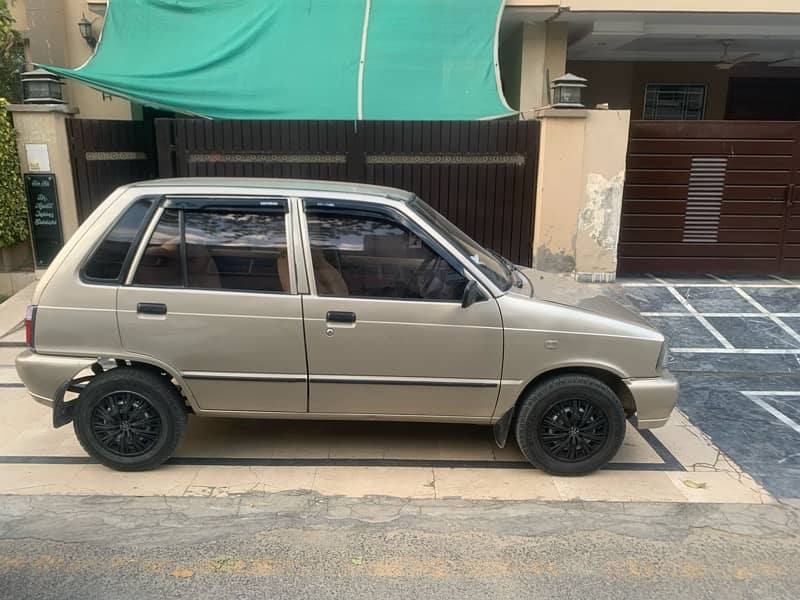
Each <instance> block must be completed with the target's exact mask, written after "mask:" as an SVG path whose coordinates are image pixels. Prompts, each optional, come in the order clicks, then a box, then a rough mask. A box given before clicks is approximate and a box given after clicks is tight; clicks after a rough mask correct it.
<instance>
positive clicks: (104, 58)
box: [39, 0, 513, 120]
mask: <svg viewBox="0 0 800 600" xmlns="http://www.w3.org/2000/svg"><path fill="white" fill-rule="evenodd" d="M502 8H503V0H112V1H111V2H109V6H108V11H107V14H106V20H105V25H104V27H103V33H102V37H101V39H100V42H99V44H98V46H97V49H96V51H95V53H94V55H93V56H92V58H91V59H90V60H89V61H87V62H86V64H84V65H83V66H81V67H78V68H77V69H66V68H62V67H55V66H48V65H39V66H41V67H42V68H44V69H47V70H49V71H52V72H53V73H57V74H59V75H63V76H65V77H70V78H72V79H77V80H78V81H81V82H83V83H85V84H87V85H89V86H92V87H94V88H97V89H99V90H103V91H105V92H107V93H110V94H113V95H117V96H122V97H124V98H128V99H130V100H133V101H136V102H139V103H141V104H144V105H147V106H152V107H156V108H163V109H168V110H174V111H177V112H181V113H187V114H192V115H199V116H204V117H213V118H227V119H403V120H418V119H419V120H434V119H485V118H496V117H502V116H506V115H509V114H512V113H513V111H512V110H511V109H510V108H509V106H508V105H507V104H506V102H505V99H504V98H503V94H502V91H501V89H500V80H499V76H498V67H497V30H498V26H499V19H500V15H501V11H502Z"/></svg>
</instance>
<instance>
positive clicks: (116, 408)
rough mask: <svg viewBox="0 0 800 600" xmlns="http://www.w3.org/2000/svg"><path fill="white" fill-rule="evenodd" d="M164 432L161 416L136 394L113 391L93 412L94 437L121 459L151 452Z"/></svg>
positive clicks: (142, 397) (145, 399)
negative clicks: (121, 457) (162, 430)
mask: <svg viewBox="0 0 800 600" xmlns="http://www.w3.org/2000/svg"><path fill="white" fill-rule="evenodd" d="M161 429H162V424H161V416H160V415H159V414H158V412H157V411H156V410H155V409H154V408H153V405H152V404H150V402H148V401H147V398H145V397H144V396H142V395H141V394H137V393H136V392H128V391H120V392H112V393H111V394H108V395H107V396H105V397H103V398H102V399H101V400H100V402H98V403H97V404H96V405H95V407H94V410H93V411H92V417H91V430H92V434H93V435H94V437H95V438H96V439H97V441H98V442H99V443H100V445H102V446H103V447H104V448H105V449H106V450H108V451H109V452H112V453H114V454H118V455H120V456H131V457H132V456H141V455H142V454H145V453H146V452H148V451H150V450H152V449H153V447H154V446H155V445H156V443H157V442H158V439H159V437H160V436H161Z"/></svg>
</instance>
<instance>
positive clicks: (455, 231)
mask: <svg viewBox="0 0 800 600" xmlns="http://www.w3.org/2000/svg"><path fill="white" fill-rule="evenodd" d="M409 207H411V209H412V210H414V211H415V212H416V213H417V214H418V215H420V216H421V217H423V218H424V219H425V220H426V221H428V222H429V223H430V224H431V225H433V226H434V227H435V228H436V229H438V230H439V231H440V232H441V233H442V234H443V235H444V236H446V237H447V239H448V240H449V241H450V243H451V244H453V245H454V246H455V247H456V248H457V249H458V250H459V252H461V253H462V254H463V255H464V256H465V257H467V258H468V259H469V260H470V261H471V262H472V264H474V265H475V266H476V267H478V268H479V269H480V270H481V272H482V273H483V274H484V275H486V277H488V278H489V279H490V280H491V281H492V283H494V284H495V285H496V286H497V287H499V288H500V289H501V290H503V291H505V290H507V289H509V288H510V287H511V285H512V283H513V277H512V274H511V268H510V262H509V261H506V260H505V259H503V258H501V257H500V256H499V255H498V254H495V253H494V252H492V251H490V250H487V249H486V248H484V247H483V246H481V245H480V244H479V243H478V242H476V241H475V240H473V239H472V238H471V237H469V236H468V235H467V234H466V233H464V232H463V231H461V230H460V229H459V228H458V227H456V226H455V225H453V224H452V223H451V222H450V221H448V220H447V219H446V218H445V217H443V216H442V215H441V214H440V213H439V212H437V211H436V210H435V209H434V208H432V207H431V206H430V205H428V204H426V203H425V202H423V201H422V200H420V199H419V198H414V200H412V201H411V202H410V203H409Z"/></svg>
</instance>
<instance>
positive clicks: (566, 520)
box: [0, 492, 800, 600]
mask: <svg viewBox="0 0 800 600" xmlns="http://www.w3.org/2000/svg"><path fill="white" fill-rule="evenodd" d="M799 516H800V510H798V508H796V507H792V506H790V505H785V504H784V505H771V506H770V505H750V506H743V505H681V504H672V505H666V504H647V505H644V504H639V505H637V504H604V503H564V502H562V503H524V502H466V501H462V500H438V501H432V500H431V501H412V500H401V499H389V498H368V499H362V500H356V499H347V498H330V497H322V496H319V495H316V494H313V493H310V492H307V493H306V492H304V493H294V494H275V495H271V496H265V497H254V496H245V497H239V498H217V499H211V498H183V499H171V498H125V497H116V498H103V497H86V498H84V497H64V496H60V497H59V496H50V497H46V496H38V497H37V496H27V497H26V496H5V497H0V597H1V598H3V599H5V598H8V599H12V598H13V599H15V600H22V599H25V598H36V599H45V598H59V599H69V598H81V599H86V600H89V599H94V598H97V599H103V600H108V599H113V598H136V599H138V600H140V599H143V598H179V597H180V598H183V597H193V598H215V599H218V598H291V599H293V598H347V599H348V600H351V599H354V598H381V599H385V598H410V597H414V598H433V597H436V598H459V600H468V599H471V598H488V597H491V598H519V597H533V598H537V597H542V598H551V597H558V598H580V599H586V598H615V599H620V598H637V599H643V598H692V599H698V598H725V599H726V600H733V599H736V598H758V597H762V598H770V599H779V598H787V599H788V598H792V599H795V598H797V597H798V596H799V595H800V543H798V532H799V531H800V529H798V517H799Z"/></svg>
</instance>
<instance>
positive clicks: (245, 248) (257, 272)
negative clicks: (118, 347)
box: [117, 197, 308, 414]
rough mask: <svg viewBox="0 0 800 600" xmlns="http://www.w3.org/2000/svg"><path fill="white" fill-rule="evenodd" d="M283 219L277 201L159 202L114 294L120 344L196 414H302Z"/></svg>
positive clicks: (297, 325) (300, 355) (301, 366)
mask: <svg viewBox="0 0 800 600" xmlns="http://www.w3.org/2000/svg"><path fill="white" fill-rule="evenodd" d="M289 221H290V214H289V212H288V202H287V200H286V199H281V198H278V199H275V198H243V199H235V198H224V197H220V198H188V197H173V198H166V199H165V200H164V201H163V202H162V205H161V207H160V208H159V209H158V211H157V213H156V215H155V218H154V221H153V223H152V224H151V226H150V227H149V228H148V231H147V232H146V233H145V240H144V243H143V246H142V247H141V248H140V250H139V252H138V256H137V258H135V259H134V264H133V268H132V270H131V273H130V274H129V275H128V279H127V281H126V285H124V286H122V287H120V288H119V293H118V296H117V314H118V322H119V329H120V336H121V338H122V344H123V347H124V348H125V349H126V350H128V351H129V352H132V353H136V354H138V355H141V356H142V357H143V359H145V358H146V357H148V356H149V357H153V358H155V359H156V360H158V361H160V362H161V363H164V364H166V365H170V366H172V367H174V368H175V369H176V370H178V371H179V372H180V374H181V376H182V377H183V379H184V380H185V381H186V384H187V385H188V386H189V388H190V390H191V392H192V394H193V395H194V397H195V399H196V401H197V404H198V405H199V407H200V409H201V410H209V411H224V412H225V413H230V414H237V413H242V412H253V413H259V412H306V411H307V408H308V407H307V371H306V357H305V343H304V340H303V322H302V307H301V301H300V296H299V295H298V294H297V286H296V281H295V279H296V278H295V272H294V268H293V262H292V261H293V252H292V243H291V234H290V231H291V227H290V226H289V224H290V223H289ZM289 265H292V268H289Z"/></svg>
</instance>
